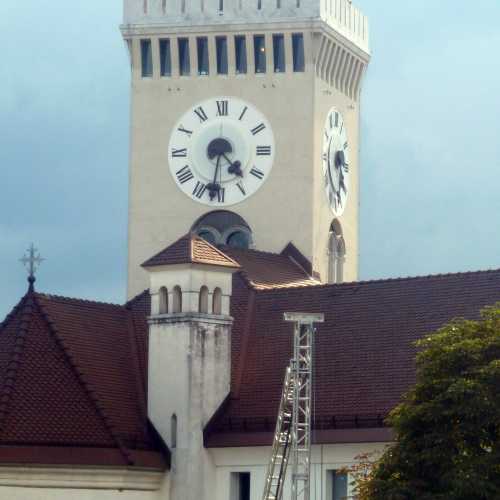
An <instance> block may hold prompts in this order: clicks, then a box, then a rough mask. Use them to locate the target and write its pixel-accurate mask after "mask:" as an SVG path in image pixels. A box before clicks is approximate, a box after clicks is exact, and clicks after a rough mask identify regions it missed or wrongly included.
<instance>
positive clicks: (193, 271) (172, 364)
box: [144, 234, 239, 500]
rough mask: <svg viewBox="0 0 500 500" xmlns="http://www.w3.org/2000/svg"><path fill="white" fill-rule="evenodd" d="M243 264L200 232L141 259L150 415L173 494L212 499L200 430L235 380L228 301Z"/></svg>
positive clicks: (178, 499)
mask: <svg viewBox="0 0 500 500" xmlns="http://www.w3.org/2000/svg"><path fill="white" fill-rule="evenodd" d="M238 268H239V265H238V264H237V263H236V262H234V261H233V260H231V259H230V258H229V257H227V256H226V255H224V254H222V253H221V252H219V251H218V250H217V249H216V248H214V247H211V246H210V245H209V244H208V243H206V242H205V241H204V240H202V239H201V238H199V237H197V236H195V235H191V234H189V235H187V236H185V237H183V238H181V239H180V240H178V241H177V242H175V243H174V244H173V245H171V246H170V247H168V248H167V249H165V250H163V251H162V252H160V253H159V254H157V255H156V256H154V257H152V258H151V259H149V260H148V261H147V262H146V263H145V264H144V269H146V270H147V273H148V274H149V279H150V288H149V290H150V294H151V316H150V318H149V356H148V359H149V362H148V416H149V418H150V419H151V421H152V422H153V424H154V426H155V428H156V429H157V430H158V432H159V433H160V435H161V436H162V437H163V439H164V440H165V442H166V443H167V445H168V447H169V449H170V451H171V453H172V467H171V471H170V474H169V479H170V491H169V495H170V496H169V497H168V498H169V499H170V500H203V499H207V500H209V499H210V500H211V499H212V498H213V497H212V496H211V495H212V491H211V489H210V488H209V484H210V481H211V480H213V478H214V477H215V469H214V465H213V463H212V460H211V458H210V455H209V453H208V452H207V451H206V450H205V449H204V447H203V429H204V427H205V426H206V425H207V423H208V421H209V420H210V418H211V417H212V416H213V414H214V413H215V411H216V410H217V409H218V408H219V406H220V405H221V404H222V402H223V401H224V399H225V398H226V397H227V396H228V394H229V391H230V382H231V325H232V318H231V317H230V316H229V302H230V298H231V293H232V273H233V272H235V271H236V270H238Z"/></svg>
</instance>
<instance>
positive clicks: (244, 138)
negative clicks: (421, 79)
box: [122, 0, 369, 296]
mask: <svg viewBox="0 0 500 500" xmlns="http://www.w3.org/2000/svg"><path fill="white" fill-rule="evenodd" d="M122 34H123V37H124V39H125V40H126V42H127V44H128V48H129V51H130V57H131V67H132V93H131V137H130V140H131V146H130V192H129V235H128V238H129V241H128V247H129V256H128V260H129V263H128V294H129V296H133V295H135V294H136V293H139V292H140V291H142V290H143V289H144V288H146V287H147V285H148V276H147V274H146V272H145V271H144V270H143V269H142V268H141V267H140V264H141V263H142V262H144V261H145V260H146V259H147V258H149V257H150V256H151V255H153V254H154V253H155V252H157V251H159V250H161V249H162V248H164V247H166V246H167V245H169V244H170V243H172V242H173V241H175V240H176V239H178V238H179V237H180V236H181V235H183V234H186V233H187V232H188V231H195V232H197V233H198V234H200V235H201V236H202V237H204V238H206V239H207V240H208V241H210V242H214V243H223V244H229V245H235V246H250V247H252V248H256V249H258V250H264V251H271V252H280V251H281V250H282V249H283V248H284V247H285V246H286V245H287V243H288V242H290V241H291V242H293V244H294V245H295V246H296V247H297V248H298V249H299V250H300V251H301V252H302V253H303V254H304V256H305V257H307V258H308V259H309V260H310V262H311V264H312V268H313V270H314V271H316V272H317V273H319V275H320V277H321V279H322V280H323V281H341V280H348V281H352V280H356V279H357V269H358V206H359V198H358V191H359V114H360V108H359V102H360V91H361V82H362V78H363V75H364V73H365V70H366V67H367V64H368V61H369V45H368V23H367V20H366V18H365V16H364V15H363V14H362V13H361V12H360V10H359V9H358V8H356V7H355V6H354V5H352V3H351V1H349V0H232V1H231V2H229V1H227V0H225V1H224V0H125V19H124V24H123V26H122Z"/></svg>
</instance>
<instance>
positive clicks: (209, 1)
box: [121, 0, 370, 54]
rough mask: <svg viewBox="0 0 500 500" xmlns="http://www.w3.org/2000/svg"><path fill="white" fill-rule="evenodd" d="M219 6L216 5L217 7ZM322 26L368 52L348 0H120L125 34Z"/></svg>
mask: <svg viewBox="0 0 500 500" xmlns="http://www.w3.org/2000/svg"><path fill="white" fill-rule="evenodd" d="M221 6H222V7H223V9H222V10H221V9H220V7H221ZM287 25H289V27H290V28H295V27H302V26H304V27H306V26H309V27H320V26H322V25H323V26H327V27H329V28H330V29H333V30H335V32H337V33H339V34H340V35H342V37H344V38H345V39H347V40H348V41H349V42H351V43H352V44H354V45H356V46H357V47H359V48H360V49H361V50H362V51H364V52H365V53H367V54H369V52H370V47H369V26H368V19H367V17H366V16H365V15H364V14H363V13H362V12H361V10H360V9H359V8H357V7H355V6H354V5H353V4H352V2H351V0H266V1H264V0H260V1H259V0H234V1H232V2H227V1H226V2H221V1H218V0H217V1H215V0H195V1H193V2H185V1H184V0H168V1H165V0H144V1H140V2H139V1H138V0H125V13H124V23H123V24H122V26H121V30H122V33H123V35H124V36H125V37H127V36H134V35H141V34H150V33H172V32H178V31H179V30H180V31H183V32H200V31H203V32H212V31H218V32H220V31H229V32H231V31H242V29H244V30H248V31H255V30H265V29H266V27H267V28H269V29H271V27H272V26H274V27H278V26H279V27H280V28H286V27H287Z"/></svg>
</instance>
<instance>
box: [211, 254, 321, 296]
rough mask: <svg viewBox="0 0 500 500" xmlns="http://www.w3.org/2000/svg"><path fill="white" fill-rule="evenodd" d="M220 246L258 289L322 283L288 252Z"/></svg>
mask: <svg viewBox="0 0 500 500" xmlns="http://www.w3.org/2000/svg"><path fill="white" fill-rule="evenodd" d="M219 248H220V249H221V250H222V251H223V252H224V254H225V255H228V256H229V257H231V258H232V259H233V260H235V261H236V262H237V263H238V264H239V265H240V266H241V273H242V275H243V276H244V277H245V279H246V280H247V282H248V283H249V285H250V286H252V287H253V288H255V289H256V290H270V289H276V288H285V287H286V288H290V287H304V286H312V285H319V284H321V282H320V281H318V280H316V279H314V278H313V277H311V276H310V275H309V274H308V273H307V272H306V271H305V270H304V268H302V267H301V266H300V265H299V264H298V263H297V261H295V260H293V259H291V258H290V257H289V256H288V255H287V254H286V255H284V254H276V253H270V252H261V251H258V250H243V249H237V248H231V247H228V246H220V247H219ZM297 252H298V251H297Z"/></svg>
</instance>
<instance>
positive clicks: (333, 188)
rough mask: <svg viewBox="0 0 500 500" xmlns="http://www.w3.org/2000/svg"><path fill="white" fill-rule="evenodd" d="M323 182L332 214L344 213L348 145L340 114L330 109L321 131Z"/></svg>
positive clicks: (347, 181)
mask: <svg viewBox="0 0 500 500" xmlns="http://www.w3.org/2000/svg"><path fill="white" fill-rule="evenodd" d="M322 165H323V180H324V184H325V190H326V196H327V198H328V203H329V204H330V208H331V209H332V212H333V213H334V214H335V215H337V216H340V215H342V213H343V212H344V209H345V206H346V203H347V196H348V194H349V144H348V142H347V130H346V126H345V123H344V118H343V117H342V114H341V113H340V112H339V111H337V110H336V109H335V108H332V109H331V110H330V111H329V113H328V115H327V117H326V121H325V127H324V130H323V156H322Z"/></svg>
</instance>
